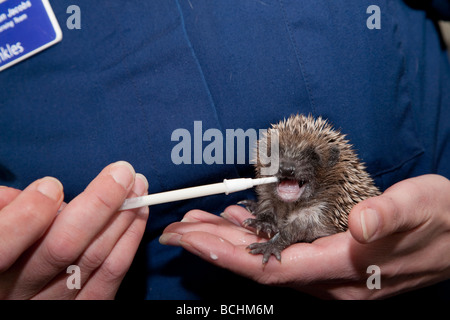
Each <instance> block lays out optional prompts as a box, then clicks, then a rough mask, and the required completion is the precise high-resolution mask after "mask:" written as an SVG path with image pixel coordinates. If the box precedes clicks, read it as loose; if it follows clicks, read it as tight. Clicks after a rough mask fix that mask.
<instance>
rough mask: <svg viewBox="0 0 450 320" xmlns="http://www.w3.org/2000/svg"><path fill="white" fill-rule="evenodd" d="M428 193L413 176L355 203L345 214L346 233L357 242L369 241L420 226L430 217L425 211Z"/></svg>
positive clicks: (428, 197) (428, 199)
mask: <svg viewBox="0 0 450 320" xmlns="http://www.w3.org/2000/svg"><path fill="white" fill-rule="evenodd" d="M429 192H430V189H429V188H428V189H427V188H426V186H424V185H422V183H421V181H420V179H419V178H413V179H408V180H404V181H401V182H399V183H397V184H395V185H393V186H392V187H391V188H389V189H388V190H386V191H385V192H384V193H383V194H382V195H380V196H378V197H373V198H369V199H367V200H364V201H362V202H360V203H358V204H357V205H356V206H355V207H354V208H353V209H352V211H351V212H350V215H349V229H350V233H351V234H352V236H353V238H355V240H357V241H358V242H361V243H370V242H373V241H375V240H377V239H380V238H383V237H386V236H388V235H391V234H394V233H397V232H404V231H408V230H411V229H414V228H416V227H418V226H420V225H421V224H423V223H425V222H426V221H428V220H429V218H430V210H425V207H426V203H427V202H429V201H430V196H432V195H429V194H428V193H429Z"/></svg>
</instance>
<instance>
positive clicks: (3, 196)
mask: <svg viewBox="0 0 450 320" xmlns="http://www.w3.org/2000/svg"><path fill="white" fill-rule="evenodd" d="M20 192H21V191H20V190H17V189H14V188H9V187H5V186H0V210H2V209H3V208H4V207H6V206H7V205H8V204H9V203H10V202H12V201H13V200H14V199H15V198H16V197H17V196H18V195H19V193H20Z"/></svg>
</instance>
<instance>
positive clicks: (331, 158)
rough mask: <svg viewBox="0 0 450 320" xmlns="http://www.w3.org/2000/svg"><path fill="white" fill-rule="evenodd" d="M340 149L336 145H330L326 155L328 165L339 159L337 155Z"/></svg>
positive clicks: (331, 165)
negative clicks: (328, 152)
mask: <svg viewBox="0 0 450 320" xmlns="http://www.w3.org/2000/svg"><path fill="white" fill-rule="evenodd" d="M340 155H341V151H340V150H339V148H338V147H337V146H332V147H331V148H330V154H329V156H328V167H333V166H334V165H336V163H337V162H338V161H339V156H340Z"/></svg>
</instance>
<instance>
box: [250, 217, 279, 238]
mask: <svg viewBox="0 0 450 320" xmlns="http://www.w3.org/2000/svg"><path fill="white" fill-rule="evenodd" d="M242 225H243V226H244V227H245V228H248V227H250V228H254V229H255V233H256V235H257V236H259V234H260V233H261V232H262V233H264V234H265V235H267V237H268V238H269V239H270V238H271V236H272V235H273V234H275V233H277V232H278V228H277V227H275V226H274V225H273V224H271V223H269V222H265V221H261V220H258V219H252V218H250V219H247V220H244V222H243V223H242Z"/></svg>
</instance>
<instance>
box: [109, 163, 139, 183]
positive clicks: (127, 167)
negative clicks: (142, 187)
mask: <svg viewBox="0 0 450 320" xmlns="http://www.w3.org/2000/svg"><path fill="white" fill-rule="evenodd" d="M109 174H110V175H111V176H112V177H113V179H114V180H115V181H116V182H117V183H118V184H120V185H121V186H122V187H124V188H125V189H128V188H129V187H130V186H131V184H132V183H133V181H134V176H135V172H134V168H133V167H132V165H131V164H129V163H128V162H126V161H118V162H116V163H114V164H113V165H112V167H111V170H110V172H109Z"/></svg>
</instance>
